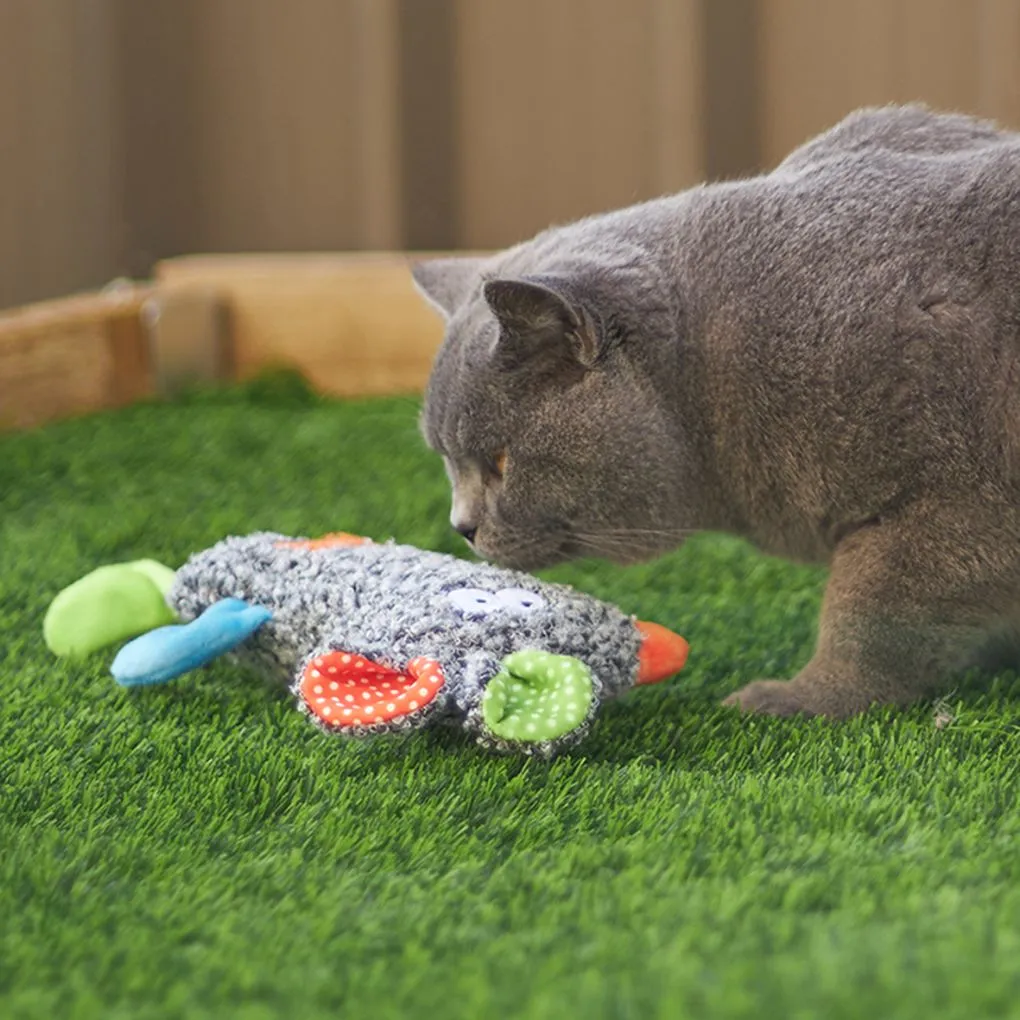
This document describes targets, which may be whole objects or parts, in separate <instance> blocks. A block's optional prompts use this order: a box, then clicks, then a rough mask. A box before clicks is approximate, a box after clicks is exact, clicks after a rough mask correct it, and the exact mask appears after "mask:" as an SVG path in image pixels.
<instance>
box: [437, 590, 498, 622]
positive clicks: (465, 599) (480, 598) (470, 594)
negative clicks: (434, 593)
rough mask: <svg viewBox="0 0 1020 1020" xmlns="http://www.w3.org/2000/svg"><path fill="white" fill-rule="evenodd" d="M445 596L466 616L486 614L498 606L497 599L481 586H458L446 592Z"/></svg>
mask: <svg viewBox="0 0 1020 1020" xmlns="http://www.w3.org/2000/svg"><path fill="white" fill-rule="evenodd" d="M446 597H447V598H448V599H449V600H450V601H451V602H452V603H453V604H454V606H456V607H457V609H459V610H460V611H461V612H462V613H464V614H465V615H467V616H488V615H489V613H491V612H493V611H494V610H496V609H499V608H500V602H499V599H498V598H497V597H496V596H495V595H494V594H493V593H492V592H491V591H483V590H482V589H481V588H458V589H457V590H456V591H451V592H447V595H446Z"/></svg>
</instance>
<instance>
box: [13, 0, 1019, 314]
mask: <svg viewBox="0 0 1020 1020" xmlns="http://www.w3.org/2000/svg"><path fill="white" fill-rule="evenodd" d="M908 99H921V100H926V101H928V102H929V103H931V104H933V105H935V106H939V107H946V108H954V109H961V110H966V111H971V112H974V113H980V114H984V115H988V116H992V117H996V118H998V119H999V120H1000V121H1002V122H1003V123H1004V124H1006V125H1010V126H1014V127H1020V0H0V307H4V306H9V305H13V304H16V303H22V302H27V301H32V300H36V299H38V298H43V297H49V296H55V295H58V294H63V293H66V292H69V291H73V290H77V289H81V288H85V287H93V286H97V285H101V284H103V283H105V282H106V281H108V280H110V279H111V278H113V277H115V276H118V275H136V276H141V275H145V274H146V273H147V272H148V270H149V267H150V266H151V264H152V262H153V261H154V260H155V259H157V258H160V257H164V256H168V255H174V254H180V253H183V252H194V251H286V250H317V249H327V250H337V249H361V248H401V249H403V248H413V249H441V248H488V247H495V246H501V245H505V244H509V243H511V242H513V241H516V240H518V239H521V238H524V237H527V236H528V235H530V234H532V233H534V232H535V231H536V230H538V229H540V228H541V227H543V226H546V225H548V224H550V223H552V222H557V221H563V220H567V219H571V218H574V217H576V216H580V215H582V214H585V213H589V212H594V211H598V210H601V209H606V208H610V207H613V206H619V205H624V204H627V203H630V202H633V201H637V200H639V199H642V198H647V197H651V196H654V195H657V194H661V193H663V192H668V191H673V190H677V189H680V188H684V187H687V186H689V185H692V184H695V183H697V182H698V181H700V180H703V179H706V178H720V177H727V176H735V175H739V174H744V173H748V172H753V171H755V170H757V169H762V168H766V167H769V166H771V165H773V164H774V163H775V162H777V161H778V160H779V159H780V158H781V157H782V156H783V154H784V153H785V152H786V151H787V150H788V149H790V148H791V147H793V146H794V145H797V144H798V143H800V142H801V141H803V140H804V139H805V138H806V137H808V136H809V135H811V134H812V133H814V132H816V131H818V130H820V129H822V128H824V127H826V126H827V125H829V124H831V123H833V122H834V121H836V120H838V119H839V118H840V117H841V116H842V115H843V114H845V113H846V112H848V111H849V110H851V109H853V108H855V107H857V106H860V105H863V104H872V103H884V102H889V101H894V100H908Z"/></svg>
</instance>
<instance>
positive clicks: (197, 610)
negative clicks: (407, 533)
mask: <svg viewBox="0 0 1020 1020" xmlns="http://www.w3.org/2000/svg"><path fill="white" fill-rule="evenodd" d="M309 546H310V547H309ZM228 598H240V599H243V600H245V601H246V602H249V603H252V604H257V605H260V606H263V607H265V608H266V609H268V610H270V611H271V612H272V619H271V620H270V621H269V622H268V623H266V624H265V625H264V626H263V627H262V628H261V629H260V630H259V631H258V632H257V633H255V634H254V635H253V636H252V637H250V638H249V639H248V640H247V641H246V642H245V643H244V645H242V646H241V647H240V648H239V650H238V652H237V654H238V655H239V657H241V658H242V659H247V660H249V661H250V662H251V663H253V664H254V665H256V666H257V667H258V668H260V669H261V670H262V671H263V672H265V671H268V672H270V673H271V675H273V676H275V677H277V678H278V679H279V681H280V682H282V683H284V684H287V685H289V686H290V687H291V689H292V692H293V693H294V694H295V696H296V697H297V698H298V702H299V704H300V705H301V707H302V708H303V709H304V710H305V711H308V708H309V706H308V704H307V697H305V698H302V688H301V684H302V680H303V678H306V677H307V674H308V671H309V669H311V668H312V667H313V666H314V665H315V664H316V663H317V662H318V663H320V664H321V662H322V661H323V659H322V657H323V656H328V655H330V654H334V655H336V654H342V655H343V656H344V657H351V656H355V657H360V658H363V659H364V660H367V661H368V662H369V663H370V664H373V665H375V666H381V667H385V668H388V669H392V670H394V671H396V672H397V673H405V672H406V671H407V669H408V665H409V664H410V663H412V662H413V661H415V660H417V659H426V660H430V661H432V662H435V663H437V664H438V665H439V666H440V667H441V670H442V675H443V676H444V677H445V684H444V685H443V687H442V689H441V690H440V691H439V694H438V696H437V697H435V699H434V700H431V701H430V702H428V703H427V704H424V705H421V706H418V705H417V704H414V703H412V705H413V710H408V711H407V713H406V714H403V715H401V716H400V717H399V718H396V719H390V720H388V721H386V722H385V723H378V724H371V723H367V724H365V725H359V726H358V727H356V728H353V727H347V728H346V730H345V729H344V728H342V727H339V728H338V727H337V726H333V725H331V724H329V723H328V722H327V721H324V720H323V718H322V717H321V715H319V716H315V715H314V714H313V716H312V717H313V719H315V720H316V721H317V722H319V723H320V724H323V725H324V726H325V728H326V729H329V730H331V731H334V732H340V731H343V732H351V733H356V734H357V735H364V734H367V733H379V732H383V731H386V730H395V731H400V730H410V729H413V728H416V727H419V726H422V725H424V724H426V723H428V722H430V721H433V720H435V719H436V718H445V719H448V720H450V721H453V722H455V723H458V724H460V725H463V726H466V727H467V728H468V729H469V730H470V731H471V732H472V733H473V734H474V735H475V736H476V737H477V738H478V740H479V741H480V742H482V743H484V744H486V745H488V746H490V747H493V748H497V749H503V750H510V749H514V750H524V751H526V752H528V753H540V754H548V753H550V752H551V751H553V750H558V749H560V748H561V747H562V746H565V745H567V744H570V743H573V742H574V741H576V740H578V739H580V737H581V736H583V735H584V733H585V732H586V731H587V728H588V725H589V723H590V722H591V719H592V718H593V717H594V715H595V713H596V711H597V709H598V706H599V705H600V704H601V703H602V702H603V701H604V700H605V699H607V698H610V697H615V696H617V695H619V694H621V693H623V692H624V691H625V690H627V689H629V688H630V687H631V686H632V685H633V684H634V683H635V682H636V681H637V680H638V674H639V653H640V648H641V644H642V637H641V634H640V632H639V631H638V629H637V627H636V621H634V620H633V619H632V618H630V617H628V616H625V615H624V614H623V613H622V612H620V611H619V610H618V609H617V608H615V607H614V606H612V605H609V604H607V603H604V602H601V601H599V600H597V599H594V598H591V597H589V596H586V595H583V594H581V593H579V592H576V591H574V590H573V589H570V588H566V587H562V586H557V585H552V584H547V583H544V582H541V581H538V580H537V579H536V578H534V577H531V576H529V575H527V574H520V573H516V572H513V571H508V570H502V569H498V568H495V567H491V566H488V565H486V564H478V563H470V562H466V561H463V560H459V559H456V558H455V557H451V556H446V555H442V554H439V553H430V552H425V551H422V550H420V549H417V548H413V547H408V546H400V545H395V544H392V543H387V544H376V543H374V542H363V543H362V544H355V545H339V546H335V547H328V546H327V547H315V546H314V543H310V544H308V546H306V545H305V544H304V542H303V540H293V539H290V538H288V537H287V536H284V535H277V534H272V533H260V534H255V535H250V536H247V537H243V538H228V539H226V540H224V541H222V542H220V543H218V544H217V545H215V546H213V547H212V548H210V549H207V550H205V551H204V552H201V553H198V554H197V555H195V556H193V557H192V558H191V559H190V560H189V561H188V562H187V563H186V564H185V565H184V566H183V567H182V568H181V569H180V570H179V571H178V572H177V577H176V581H175V584H174V587H173V589H172V590H171V592H170V595H169V597H168V601H169V603H170V605H171V607H172V608H173V609H174V610H175V611H176V612H177V613H178V614H179V616H180V617H181V619H182V620H183V621H186V622H187V621H191V620H194V619H195V618H197V617H198V616H200V615H201V614H202V613H203V612H204V611H205V610H207V609H208V608H209V607H210V606H212V605H214V604H215V603H217V602H220V601H222V600H224V599H228ZM521 651H540V652H542V653H548V654H550V655H555V656H565V657H570V658H571V659H573V660H577V661H579V662H581V663H583V664H584V666H585V667H587V669H588V670H589V671H590V675H591V681H592V698H591V704H590V708H589V710H588V712H587V714H586V716H585V718H584V719H583V720H582V721H581V722H580V723H579V725H578V726H576V727H574V728H573V729H572V730H571V731H570V732H569V733H568V734H563V735H562V736H561V737H558V738H557V739H556V740H546V741H537V742H532V741H525V742H518V741H513V740H506V739H501V738H500V737H499V736H498V735H496V734H494V733H492V732H490V731H489V730H488V729H487V728H486V726H485V723H484V719H483V714H482V711H481V703H482V698H483V695H484V693H485V689H486V686H487V685H488V684H489V683H490V681H491V680H492V679H493V677H494V676H496V675H497V674H498V673H499V672H500V669H501V665H502V664H503V663H504V662H505V660H506V659H507V657H508V656H511V655H512V654H513V653H515V652H521ZM331 661H334V660H331ZM322 671H323V674H325V672H326V669H325V666H323V667H322ZM328 679H329V677H328V676H327V677H326V680H328ZM335 686H336V684H334V687H335ZM355 693H360V692H355ZM423 693H424V692H423ZM305 694H307V688H305ZM339 721H340V720H339V719H337V722H339Z"/></svg>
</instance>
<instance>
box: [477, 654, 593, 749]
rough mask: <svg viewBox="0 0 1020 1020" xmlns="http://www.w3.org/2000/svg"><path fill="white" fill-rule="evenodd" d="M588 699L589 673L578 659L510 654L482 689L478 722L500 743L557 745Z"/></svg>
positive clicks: (579, 720)
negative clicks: (547, 741) (517, 741)
mask: <svg viewBox="0 0 1020 1020" xmlns="http://www.w3.org/2000/svg"><path fill="white" fill-rule="evenodd" d="M593 697H594V691H593V686H592V677H591V671H590V670H589V669H588V667H587V666H586V665H585V664H584V663H583V662H581V660H580V659H575V658H572V657H570V656H568V655H553V654H551V653H549V652H542V651H530V650H525V651H521V652H514V653H513V654H512V655H508V656H507V657H506V658H505V659H504V660H503V663H502V668H501V669H500V671H499V673H497V674H496V676H494V677H493V678H492V680H490V681H489V683H488V685H487V686H486V688H485V694H484V695H483V697H482V719H483V720H484V722H485V725H486V726H487V727H488V728H489V730H490V731H491V732H492V733H494V734H495V735H496V736H497V737H502V738H503V739H504V740H519V741H522V742H524V743H539V742H540V741H543V740H556V739H557V738H558V737H562V736H564V735H565V734H567V733H569V732H570V731H571V730H574V729H576V728H577V727H578V726H580V725H581V723H583V722H584V720H585V719H586V718H587V716H588V711H589V709H590V708H591V703H592V699H593Z"/></svg>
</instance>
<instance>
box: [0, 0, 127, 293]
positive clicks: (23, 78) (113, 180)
mask: <svg viewBox="0 0 1020 1020" xmlns="http://www.w3.org/2000/svg"><path fill="white" fill-rule="evenodd" d="M111 4H112V0H94V2H90V3H81V2H79V0H48V2H46V3H38V2H33V0H15V2H6V3H0V126H2V127H0V194H2V196H3V199H2V201H0V308H2V307H11V306H13V305H19V304H24V303H26V302H29V301H38V300H40V299H42V298H47V297H56V296H59V295H62V294H66V293H68V292H69V291H76V290H80V289H82V288H85V287H94V286H99V285H101V284H103V283H105V282H106V281H107V280H109V279H110V278H111V277H113V276H116V275H117V274H118V273H119V272H120V271H121V267H120V264H119V262H120V260H119V246H120V210H119V207H118V186H119V177H118V175H119V166H118V142H119V132H118V125H117V117H116V110H115V106H116V103H115V98H116V93H115V85H114V75H113V71H112V68H113V66H114V63H115V62H114V60H113V59H112V49H113V35H114V33H113V29H112V9H111Z"/></svg>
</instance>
